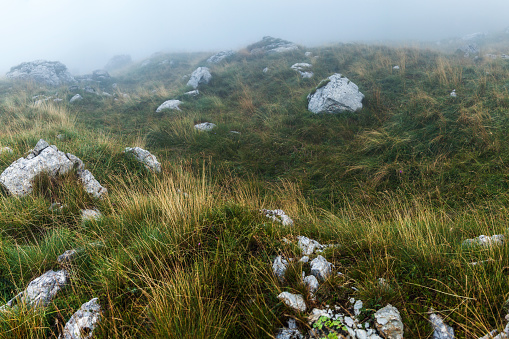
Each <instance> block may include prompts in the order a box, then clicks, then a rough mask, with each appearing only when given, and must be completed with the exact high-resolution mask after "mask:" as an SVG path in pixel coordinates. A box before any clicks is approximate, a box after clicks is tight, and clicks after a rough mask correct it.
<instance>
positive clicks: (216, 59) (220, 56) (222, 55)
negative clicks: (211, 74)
mask: <svg viewBox="0 0 509 339" xmlns="http://www.w3.org/2000/svg"><path fill="white" fill-rule="evenodd" d="M233 55H235V51H232V50H227V51H221V52H219V53H216V54H214V55H213V56H211V57H210V58H208V59H207V62H208V63H209V64H218V63H220V62H221V61H223V60H225V59H227V58H229V57H231V56H233Z"/></svg>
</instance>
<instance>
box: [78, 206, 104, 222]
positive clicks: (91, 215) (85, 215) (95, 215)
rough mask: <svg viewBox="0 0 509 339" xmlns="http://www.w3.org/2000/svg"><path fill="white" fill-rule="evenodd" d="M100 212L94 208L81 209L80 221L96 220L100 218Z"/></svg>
mask: <svg viewBox="0 0 509 339" xmlns="http://www.w3.org/2000/svg"><path fill="white" fill-rule="evenodd" d="M102 216H103V215H102V213H101V212H99V211H98V210H96V209H86V210H81V221H82V222H87V221H98V220H100V219H101V218H102Z"/></svg>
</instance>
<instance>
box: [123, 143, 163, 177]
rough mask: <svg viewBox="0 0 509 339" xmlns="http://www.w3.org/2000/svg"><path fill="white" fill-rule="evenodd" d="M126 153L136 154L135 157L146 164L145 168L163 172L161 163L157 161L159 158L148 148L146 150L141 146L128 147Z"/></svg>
mask: <svg viewBox="0 0 509 339" xmlns="http://www.w3.org/2000/svg"><path fill="white" fill-rule="evenodd" d="M124 152H125V153H126V154H132V155H134V158H135V159H136V160H138V161H139V162H141V163H142V164H143V165H145V168H146V169H148V170H151V171H154V172H158V173H160V172H161V163H160V162H159V161H157V158H156V157H155V155H153V154H152V153H150V152H149V151H147V150H144V149H143V148H140V147H134V148H132V147H126V149H125V151H124Z"/></svg>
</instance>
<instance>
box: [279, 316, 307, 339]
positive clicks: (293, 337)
mask: <svg viewBox="0 0 509 339" xmlns="http://www.w3.org/2000/svg"><path fill="white" fill-rule="evenodd" d="M276 339H304V336H303V335H302V334H301V333H300V331H299V329H298V328H297V324H296V323H295V319H288V327H284V328H281V329H280V330H279V332H278V333H277V335H276Z"/></svg>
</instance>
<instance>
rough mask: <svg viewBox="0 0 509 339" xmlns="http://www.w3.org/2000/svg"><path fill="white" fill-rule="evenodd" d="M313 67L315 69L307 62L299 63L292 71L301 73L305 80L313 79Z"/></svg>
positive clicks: (292, 67)
mask: <svg viewBox="0 0 509 339" xmlns="http://www.w3.org/2000/svg"><path fill="white" fill-rule="evenodd" d="M311 67H313V65H311V64H308V63H306V62H299V63H296V64H293V65H292V66H291V69H293V70H294V71H297V72H299V74H300V75H301V76H302V77H303V78H312V77H313V75H314V74H313V72H311Z"/></svg>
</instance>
